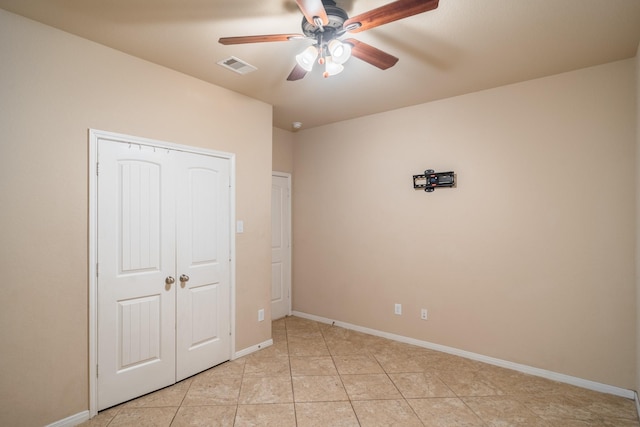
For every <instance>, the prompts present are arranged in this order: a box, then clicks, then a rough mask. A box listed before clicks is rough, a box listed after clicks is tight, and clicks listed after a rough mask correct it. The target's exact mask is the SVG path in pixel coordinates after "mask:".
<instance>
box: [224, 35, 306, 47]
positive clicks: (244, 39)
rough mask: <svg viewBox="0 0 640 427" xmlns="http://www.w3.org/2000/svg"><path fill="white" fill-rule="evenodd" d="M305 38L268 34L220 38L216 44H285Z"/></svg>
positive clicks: (301, 36)
mask: <svg viewBox="0 0 640 427" xmlns="http://www.w3.org/2000/svg"><path fill="white" fill-rule="evenodd" d="M304 38H306V37H305V36H303V35H302V34H268V35H265V36H240V37H221V38H220V39H219V40H218V43H220V44H224V45H229V44H244V43H262V42H286V41H289V40H295V39H304Z"/></svg>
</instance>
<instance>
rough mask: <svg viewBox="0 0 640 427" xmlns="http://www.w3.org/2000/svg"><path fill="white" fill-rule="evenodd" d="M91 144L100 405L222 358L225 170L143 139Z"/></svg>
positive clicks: (219, 162)
mask: <svg viewBox="0 0 640 427" xmlns="http://www.w3.org/2000/svg"><path fill="white" fill-rule="evenodd" d="M97 150H98V163H99V166H98V171H99V173H98V178H97V190H98V197H97V216H98V221H97V224H98V226H97V252H98V255H97V259H98V266H97V269H98V274H97V312H98V314H97V325H98V326H97V343H98V344H97V347H98V350H97V358H98V360H97V362H98V369H97V374H98V379H97V382H98V384H97V394H98V396H97V400H98V402H97V409H98V410H100V409H104V408H108V407H110V406H113V405H115V404H118V403H121V402H124V401H126V400H129V399H132V398H135V397H137V396H140V395H143V394H145V393H148V392H151V391H154V390H157V389H159V388H162V387H165V386H167V385H170V384H173V383H175V382H176V381H179V380H180V379H183V378H185V377H187V376H190V375H192V374H194V373H197V372H200V371H202V370H205V369H207V368H209V367H211V366H215V365H217V364H219V363H222V362H224V361H226V360H229V359H230V356H231V339H230V329H231V328H230V315H229V314H230V268H231V263H230V251H229V245H230V241H229V239H230V234H229V233H230V232H229V229H230V227H229V224H230V220H229V215H230V189H229V180H230V170H229V161H228V159H222V158H217V157H213V156H207V155H199V154H194V153H187V152H182V151H176V150H168V149H166V148H163V149H156V148H154V147H152V146H147V145H143V144H135V145H134V144H127V143H122V142H116V141H109V140H100V141H99V144H98V149H97ZM181 276H182V279H183V280H180V277H181Z"/></svg>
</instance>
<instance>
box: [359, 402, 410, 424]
mask: <svg viewBox="0 0 640 427" xmlns="http://www.w3.org/2000/svg"><path fill="white" fill-rule="evenodd" d="M352 405H353V409H354V410H355V412H356V415H357V416H358V420H359V421H360V425H361V426H362V427H388V426H397V427H413V426H416V427H422V423H421V422H420V420H419V419H418V417H417V416H416V414H415V412H414V411H413V410H412V409H411V407H410V406H409V405H408V404H407V402H406V401H405V400H363V401H355V402H352Z"/></svg>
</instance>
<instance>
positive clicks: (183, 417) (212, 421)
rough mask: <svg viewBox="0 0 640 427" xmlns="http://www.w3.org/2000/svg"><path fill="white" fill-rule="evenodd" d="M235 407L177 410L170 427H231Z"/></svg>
mask: <svg viewBox="0 0 640 427" xmlns="http://www.w3.org/2000/svg"><path fill="white" fill-rule="evenodd" d="M236 408H237V406H236V405H230V406H194V407H185V406H183V407H181V408H180V409H178V413H177V414H176V416H175V418H174V420H173V423H172V424H171V427H188V426H197V427H205V426H206V427H233V422H234V419H235V417H236Z"/></svg>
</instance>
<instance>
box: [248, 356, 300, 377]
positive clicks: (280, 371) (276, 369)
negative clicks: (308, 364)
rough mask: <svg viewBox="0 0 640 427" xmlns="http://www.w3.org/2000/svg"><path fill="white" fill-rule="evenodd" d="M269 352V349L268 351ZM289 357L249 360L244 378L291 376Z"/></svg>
mask: <svg viewBox="0 0 640 427" xmlns="http://www.w3.org/2000/svg"><path fill="white" fill-rule="evenodd" d="M267 350H268V349H267ZM290 373H291V370H290V368H289V358H288V357H268V358H254V359H248V360H247V363H246V364H245V365H244V376H245V378H246V377H281V376H283V375H289V374H290Z"/></svg>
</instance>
